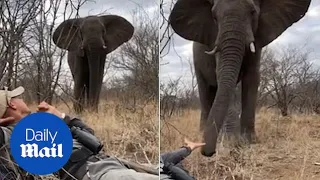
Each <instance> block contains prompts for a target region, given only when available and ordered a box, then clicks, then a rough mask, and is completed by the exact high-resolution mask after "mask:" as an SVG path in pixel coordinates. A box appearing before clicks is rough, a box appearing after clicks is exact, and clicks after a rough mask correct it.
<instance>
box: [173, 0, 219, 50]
mask: <svg viewBox="0 0 320 180" xmlns="http://www.w3.org/2000/svg"><path fill="white" fill-rule="evenodd" d="M212 6H213V5H212V4H211V3H210V2H209V1H208V0H178V1H177V3H176V4H175V5H174V7H173V9H172V11H171V14H170V16H169V23H170V24H171V27H172V29H173V30H174V31H175V32H176V33H177V34H178V35H179V36H181V37H183V38H185V39H187V40H191V41H195V42H199V43H202V44H205V45H207V46H209V47H210V46H212V44H213V43H214V40H215V38H216V33H217V25H216V24H215V22H214V19H213V17H212V13H211V8H212Z"/></svg>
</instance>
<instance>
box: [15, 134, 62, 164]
mask: <svg viewBox="0 0 320 180" xmlns="http://www.w3.org/2000/svg"><path fill="white" fill-rule="evenodd" d="M57 134H58V132H57V131H56V132H54V133H52V132H50V130H49V129H44V130H43V132H42V131H35V130H33V129H30V128H27V129H26V141H27V142H30V141H31V142H32V141H34V140H35V141H37V142H43V141H48V142H51V144H52V147H51V148H49V147H44V148H41V149H39V146H38V144H36V143H33V144H29V143H28V144H21V145H20V147H21V157H24V158H25V157H30V158H31V157H35V158H38V157H41V158H43V157H48V158H49V157H63V154H62V144H58V145H57V144H56V143H54V141H55V138H56V137H57Z"/></svg>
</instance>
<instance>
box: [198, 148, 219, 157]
mask: <svg viewBox="0 0 320 180" xmlns="http://www.w3.org/2000/svg"><path fill="white" fill-rule="evenodd" d="M201 154H202V155H203V156H205V157H212V156H213V155H214V154H216V151H212V152H209V153H208V151H206V150H205V149H204V148H202V149H201Z"/></svg>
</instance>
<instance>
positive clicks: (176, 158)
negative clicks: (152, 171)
mask: <svg viewBox="0 0 320 180" xmlns="http://www.w3.org/2000/svg"><path fill="white" fill-rule="evenodd" d="M190 154H191V148H190V147H187V146H185V147H182V148H180V149H178V150H176V151H172V152H166V153H163V154H161V158H162V159H163V163H164V164H167V163H173V164H178V163H179V162H180V161H182V160H183V159H185V158H186V157H187V156H189V155H190Z"/></svg>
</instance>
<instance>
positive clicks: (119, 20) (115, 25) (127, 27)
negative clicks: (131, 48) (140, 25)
mask: <svg viewBox="0 0 320 180" xmlns="http://www.w3.org/2000/svg"><path fill="white" fill-rule="evenodd" d="M99 18H100V20H101V22H102V23H103V25H104V27H105V29H106V33H105V35H104V40H105V43H106V46H107V49H106V50H107V53H110V52H112V51H114V50H115V49H117V48H118V47H119V46H120V45H122V44H123V43H125V42H127V41H129V40H130V39H131V38H132V36H133V33H134V27H133V25H132V24H131V23H130V22H129V21H127V20H126V19H124V18H123V17H120V16H117V15H105V16H100V17H99Z"/></svg>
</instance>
